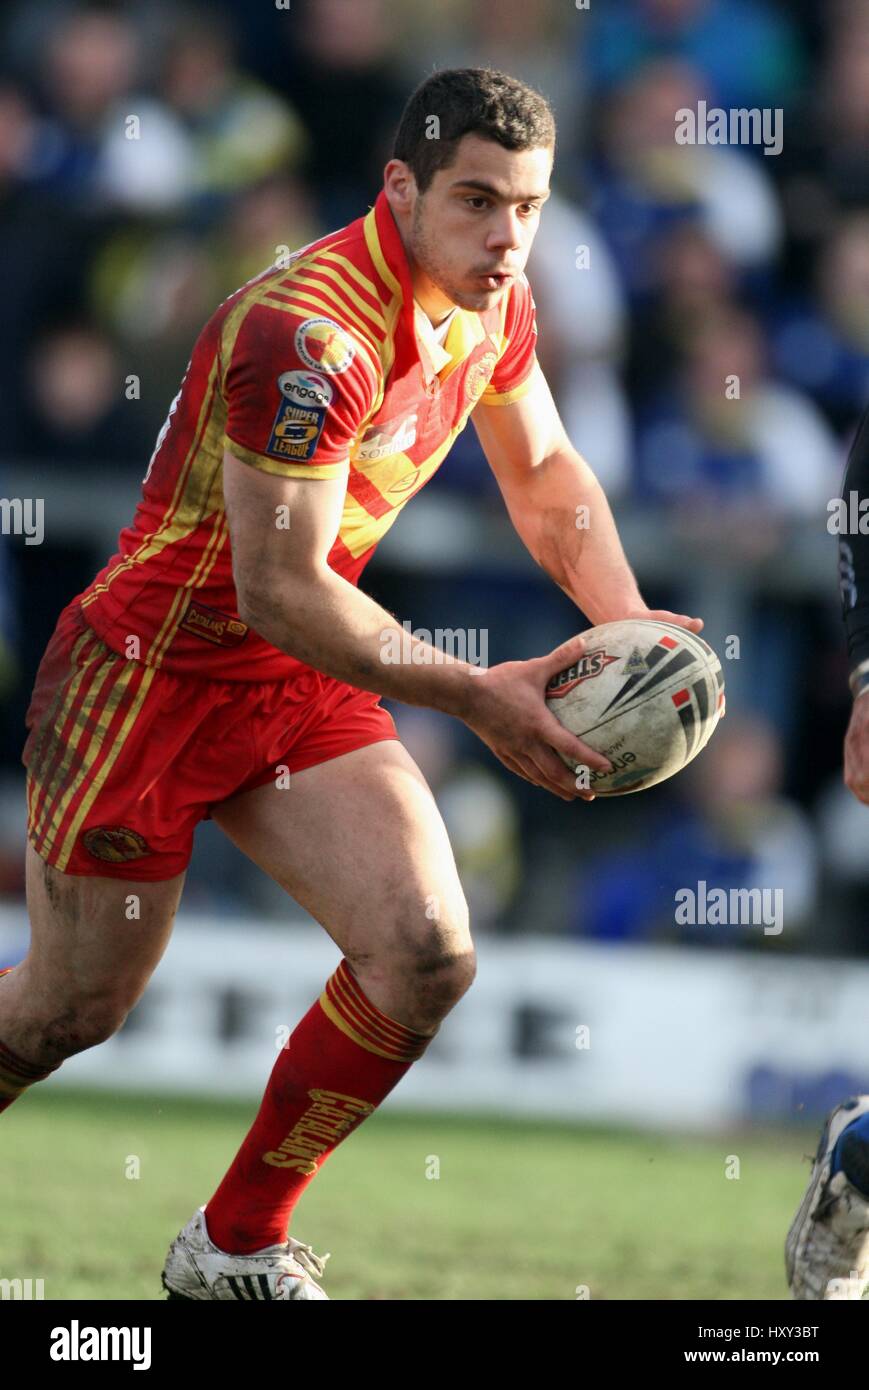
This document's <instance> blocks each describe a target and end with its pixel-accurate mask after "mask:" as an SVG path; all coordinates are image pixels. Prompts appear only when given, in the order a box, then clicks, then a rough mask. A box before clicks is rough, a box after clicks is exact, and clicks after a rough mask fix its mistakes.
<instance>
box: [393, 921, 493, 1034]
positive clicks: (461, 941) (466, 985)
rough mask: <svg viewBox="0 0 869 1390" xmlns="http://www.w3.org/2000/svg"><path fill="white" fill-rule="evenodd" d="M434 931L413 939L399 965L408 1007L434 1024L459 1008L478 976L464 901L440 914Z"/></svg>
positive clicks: (433, 924)
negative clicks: (454, 1008)
mask: <svg viewBox="0 0 869 1390" xmlns="http://www.w3.org/2000/svg"><path fill="white" fill-rule="evenodd" d="M432 928H433V929H432V930H431V931H428V932H423V933H419V934H415V935H414V936H412V937H411V939H410V940H409V942H408V944H407V950H406V952H402V955H401V958H400V960H399V961H397V962H396V965H397V968H398V970H399V972H400V974H401V977H402V988H403V993H404V994H405V997H406V1000H407V1006H408V1007H409V1008H410V1009H411V1010H412V1012H413V1013H414V1014H415V1015H416V1016H417V1017H418V1018H419V1019H420V1020H425V1021H426V1022H427V1023H431V1024H433V1023H436V1022H438V1021H439V1020H440V1019H441V1018H443V1017H444V1015H445V1014H447V1013H448V1012H449V1010H450V1009H452V1008H453V1007H454V1006H455V1005H456V1004H458V1002H459V1000H460V999H461V998H462V996H463V995H464V994H466V993H467V991H468V990H469V989H470V987H471V985H472V984H473V982H474V978H475V976H476V973H477V957H476V952H475V951H474V946H473V942H472V941H471V935H470V929H469V924H468V909H467V905H466V904H465V901H464V898H461V899H460V901H459V902H457V903H454V904H453V905H452V906H451V908H450V910H449V911H448V912H441V914H440V915H439V917H438V919H437V921H436V922H433V923H432Z"/></svg>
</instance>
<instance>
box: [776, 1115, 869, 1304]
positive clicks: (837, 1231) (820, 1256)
mask: <svg viewBox="0 0 869 1390" xmlns="http://www.w3.org/2000/svg"><path fill="white" fill-rule="evenodd" d="M867 1113H869V1096H852V1097H851V1099H850V1100H846V1101H843V1102H842V1104H841V1105H836V1106H834V1107H833V1109H832V1110H831V1111H830V1113H829V1115H828V1116H827V1119H826V1123H825V1125H824V1129H823V1132H822V1133H821V1140H820V1143H819V1145H818V1152H817V1156H816V1158H815V1164H814V1167H813V1168H812V1176H811V1177H810V1179H809V1185H808V1187H807V1189H806V1195H805V1196H804V1197H803V1200H802V1202H801V1204H800V1208H799V1211H798V1212H797V1214H796V1216H795V1217H794V1219H793V1222H792V1223H791V1228H790V1230H789V1231H788V1235H787V1240H786V1242H785V1266H786V1269H787V1276H788V1283H789V1285H790V1288H791V1293H792V1294H793V1296H794V1298H795V1299H804V1300H812V1299H814V1300H816V1301H818V1302H826V1301H829V1300H835V1299H845V1298H848V1299H854V1298H858V1299H859V1298H863V1297H864V1295H865V1293H866V1288H867V1285H869V1200H867V1198H866V1197H864V1196H863V1193H862V1192H860V1191H858V1189H857V1188H856V1187H855V1186H854V1185H853V1183H851V1182H849V1181H848V1179H847V1177H846V1176H845V1174H844V1172H841V1171H840V1172H838V1173H836V1174H835V1176H833V1177H831V1176H830V1174H831V1168H832V1159H833V1150H834V1148H835V1147H836V1143H837V1141H838V1139H839V1138H840V1136H841V1134H842V1131H843V1130H844V1129H846V1128H847V1126H848V1125H850V1124H851V1123H852V1122H853V1121H854V1120H858V1119H860V1117H861V1116H863V1115H866V1114H867ZM844 1142H845V1144H846V1145H847V1144H848V1143H849V1138H846V1139H845V1141H844ZM847 1167H848V1170H849V1171H850V1173H851V1174H852V1176H853V1175H854V1173H855V1172H858V1173H861V1181H862V1174H865V1176H866V1179H867V1180H869V1144H867V1143H866V1141H865V1140H864V1139H862V1138H860V1137H859V1136H857V1135H855V1136H854V1141H853V1150H852V1152H851V1153H850V1154H849V1155H848V1162H847Z"/></svg>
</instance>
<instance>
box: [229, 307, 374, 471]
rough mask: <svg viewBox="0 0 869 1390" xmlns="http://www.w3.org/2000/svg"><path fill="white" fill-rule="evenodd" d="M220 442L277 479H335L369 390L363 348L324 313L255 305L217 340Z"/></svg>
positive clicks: (370, 401)
mask: <svg viewBox="0 0 869 1390" xmlns="http://www.w3.org/2000/svg"><path fill="white" fill-rule="evenodd" d="M222 366H223V379H222V391H223V398H224V401H225V405H226V425H225V434H224V446H225V448H227V449H228V450H229V451H230V452H231V453H233V454H235V455H236V457H238V458H240V459H241V460H242V461H243V462H244V463H249V464H251V465H252V467H254V468H259V469H262V471H263V472H265V473H273V474H276V475H277V476H278V477H281V478H335V477H338V476H339V475H340V474H341V472H342V471H343V468H344V463H345V460H346V459H347V457H348V455H349V452H350V445H351V443H352V441H353V439H354V437H355V436H356V434H357V433H358V431H359V430H360V429H361V428H362V426H363V425H364V424H365V422H366V420H367V419H368V417H369V415H370V414H371V411H372V408H373V406H374V401H375V398H376V396H377V387H378V380H377V370H376V367H375V365H374V363H373V362H372V360H371V354H370V351H369V350H368V349H367V347H366V346H365V345H364V344H363V343H361V342H360V341H358V339H356V338H355V337H354V335H353V334H352V333H351V332H350V331H349V330H348V329H346V328H345V327H343V326H342V325H340V324H338V323H337V322H335V321H333V320H332V319H328V318H322V317H312V318H308V319H306V318H304V316H303V315H301V314H294V313H291V312H288V311H286V310H283V309H278V308H275V307H273V306H271V305H268V304H263V303H259V304H255V305H253V307H252V308H250V309H249V310H248V311H247V313H246V314H245V317H244V318H243V320H242V322H241V325H240V327H239V328H238V331H237V333H236V335H235V338H234V340H233V341H232V342H231V343H226V342H225V343H224V344H223V347H222Z"/></svg>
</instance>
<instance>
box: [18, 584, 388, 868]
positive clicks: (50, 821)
mask: <svg viewBox="0 0 869 1390" xmlns="http://www.w3.org/2000/svg"><path fill="white" fill-rule="evenodd" d="M26 724H27V728H28V730H29V733H28V737H27V741H26V743H25V745H24V749H23V752H22V755H21V761H22V763H23V764H24V766H25V768H26V769H27V779H26V780H27V835H28V839H29V840H30V841H31V843H32V844H33V846H34V848H35V849H36V851H37V853H38V854H39V855H40V856H41V857H42V858H43V859H44V860H45V861H46V862H47V863H48V864H51V865H53V866H54V867H55V868H56V869H59V870H61V871H62V872H64V873H69V874H94V875H99V876H103V877H109V878H125V879H132V880H141V881H148V882H152V881H159V880H162V879H168V878H173V877H174V876H175V875H176V874H179V873H181V872H182V871H183V870H184V869H186V867H187V865H188V863H189V862H190V855H191V853H192V849H193V831H194V828H195V826H196V825H197V823H198V822H199V821H200V820H207V819H209V818H210V815H211V808H212V807H213V806H215V805H217V804H219V803H220V802H222V801H225V800H227V799H228V798H229V797H231V796H234V795H235V794H236V793H238V792H243V791H249V790H251V789H252V788H253V787H260V786H265V785H266V783H269V782H271V783H274V784H275V786H276V787H284V788H285V787H287V786H288V785H289V784H290V779H291V777H292V774H293V773H294V772H301V771H302V770H303V769H304V768H307V767H313V766H314V765H315V764H316V763H321V762H325V761H326V760H327V759H329V758H336V757H338V756H339V755H340V754H341V753H349V752H350V751H351V750H353V749H355V748H363V747H366V746H367V745H368V744H370V743H378V742H380V741H381V740H382V739H397V738H398V732H397V730H396V727H395V724H394V722H393V719H392V716H391V715H390V714H389V712H388V710H385V709H384V708H383V707H382V705H381V704H380V696H379V695H376V694H374V693H372V692H371V691H367V690H359V689H357V688H356V687H355V686H351V685H347V684H346V683H345V682H343V681H338V680H335V679H333V678H332V677H331V676H324V675H321V674H320V672H318V671H314V670H312V669H311V668H310V667H306V668H305V669H304V670H302V671H300V672H299V673H298V674H297V675H296V676H293V677H290V678H289V679H287V680H282V681H268V682H256V683H254V682H246V681H228V680H206V679H200V678H199V677H190V676H179V675H175V674H172V673H170V672H168V671H162V670H157V669H155V668H154V667H151V666H146V665H145V664H144V663H143V662H140V661H129V660H127V659H126V658H125V657H124V656H121V655H120V654H119V653H117V652H115V651H113V650H112V649H111V648H110V647H107V646H106V644H105V643H104V642H103V641H102V640H101V639H100V638H99V637H98V636H97V635H96V633H95V632H94V631H93V629H92V628H90V627H88V626H87V624H86V622H85V620H84V617H83V616H82V611H81V608H80V606H79V603H78V599H75V600H73V602H72V603H71V604H69V605H68V606H67V607H66V608H65V609H64V610H63V612H62V613H61V615H60V618H59V619H58V623H57V627H56V628H55V630H54V633H53V634H52V636H51V639H50V640H49V643H48V646H47V647H46V649H45V652H44V654H43V657H42V661H41V663H40V666H39V670H38V671H37V675H36V682H35V685H34V689H33V695H32V698H31V701H30V707H29V709H28V711H27V715H26ZM286 794H287V795H289V794H290V793H289V792H288V791H287V793H286Z"/></svg>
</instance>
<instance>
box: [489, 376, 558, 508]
mask: <svg viewBox="0 0 869 1390" xmlns="http://www.w3.org/2000/svg"><path fill="white" fill-rule="evenodd" d="M471 419H472V420H473V423H474V428H475V429H476V431H477V436H478V438H479V440H480V444H481V445H482V448H483V452H484V453H485V455H486V459H487V460H488V463H489V467H490V468H491V469H492V472H493V473H494V474H495V477H496V478H497V480H498V483H499V484H500V485H501V486H509V485H510V484H511V483H514V482H521V481H522V479H523V477H525V476H526V475H527V474H528V473H529V472H530V471H531V469H533V468H535V467H536V466H537V464H539V463H542V461H543V460H544V459H545V458H547V457H549V456H550V455H551V454H553V453H555V452H557V451H558V450H559V449H561V448H567V447H569V442H568V439H567V436H566V434H565V432H564V426H563V425H562V423H561V417H560V415H559V414H558V409H557V407H556V405H555V401H554V400H553V399H552V392H551V391H550V389H549V386H548V384H547V381H546V378H545V376H544V375H543V372H542V371H541V370H540V367H539V366H535V368H534V371H533V374H532V378H531V384H530V388H529V389H528V390H527V391H526V392H525V394H524V395H523V396H521V397H520V399H519V400H516V401H512V402H510V403H509V404H507V405H487V404H486V403H485V397H483V399H481V400H480V401H479V402H478V403H477V405H476V406H475V407H474V410H473V413H472V415H471Z"/></svg>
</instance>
